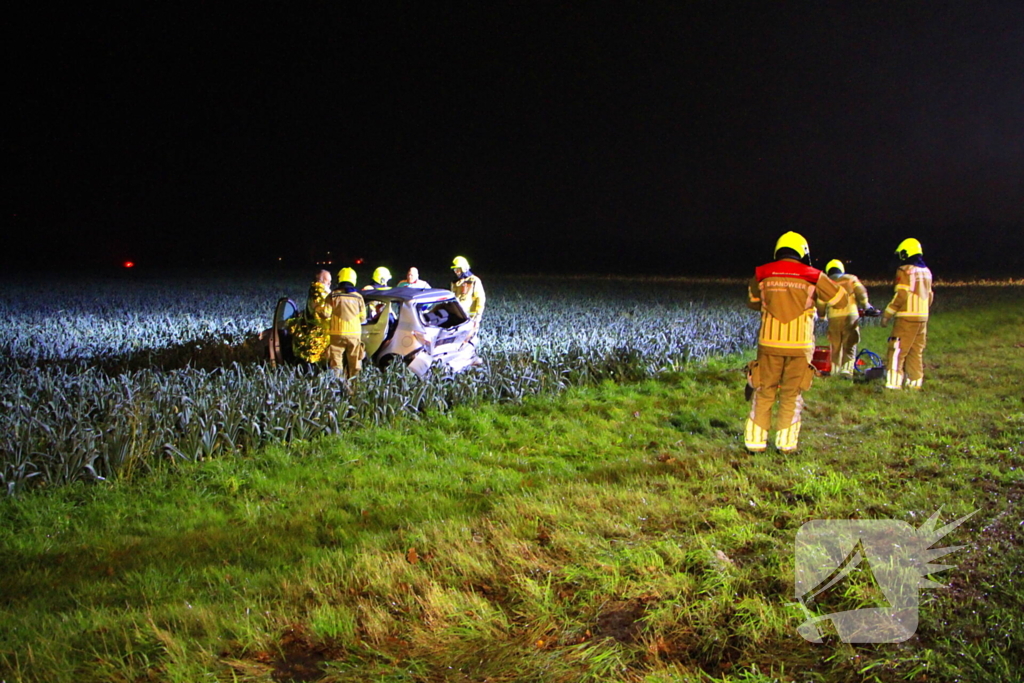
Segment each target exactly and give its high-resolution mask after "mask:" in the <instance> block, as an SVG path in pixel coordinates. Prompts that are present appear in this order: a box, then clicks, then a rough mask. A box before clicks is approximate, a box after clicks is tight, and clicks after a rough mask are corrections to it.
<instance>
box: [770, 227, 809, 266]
mask: <svg viewBox="0 0 1024 683" xmlns="http://www.w3.org/2000/svg"><path fill="white" fill-rule="evenodd" d="M779 249H792V250H793V251H795V252H796V253H797V254H798V255H799V257H800V259H801V260H808V259H810V256H811V248H810V247H809V246H807V240H805V239H804V236H803V235H801V234H800V233H797V232H793V231H792V230H791V231H789V232H787V233H786V234H785V235H783V236H782V237H780V238H779V241H778V242H776V243H775V258H778V257H779Z"/></svg>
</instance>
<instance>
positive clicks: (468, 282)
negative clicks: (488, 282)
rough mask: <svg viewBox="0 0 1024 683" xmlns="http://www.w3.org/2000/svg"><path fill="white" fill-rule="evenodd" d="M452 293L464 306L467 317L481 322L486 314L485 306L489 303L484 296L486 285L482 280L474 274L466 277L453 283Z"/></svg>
mask: <svg viewBox="0 0 1024 683" xmlns="http://www.w3.org/2000/svg"><path fill="white" fill-rule="evenodd" d="M452 292H454V293H455V298H456V299H458V300H459V303H460V304H462V308H463V309H464V310H465V311H466V315H468V316H469V317H470V318H472V319H473V320H475V321H476V322H480V318H481V317H482V316H483V314H484V304H485V303H487V295H486V294H484V285H483V283H482V282H480V278H478V277H477V276H476V275H473V274H472V273H471V274H469V275H466V276H465V277H461V278H458V279H456V280H454V281H452Z"/></svg>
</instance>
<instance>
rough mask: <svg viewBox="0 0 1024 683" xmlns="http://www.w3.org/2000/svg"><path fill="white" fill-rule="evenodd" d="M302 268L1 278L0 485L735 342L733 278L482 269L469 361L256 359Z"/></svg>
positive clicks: (322, 428)
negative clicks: (391, 363) (414, 368)
mask: <svg viewBox="0 0 1024 683" xmlns="http://www.w3.org/2000/svg"><path fill="white" fill-rule="evenodd" d="M307 286H308V283H307V282H306V278H305V277H304V275H303V274H298V275H295V276H290V277H289V276H287V275H281V276H278V277H252V276H239V277H221V278H216V277H190V276H182V275H179V276H175V277H173V278H160V277H156V276H149V277H125V278H110V279H106V280H102V279H98V280H89V281H82V280H68V281H53V280H43V279H38V280H28V281H16V282H15V281H7V282H4V284H3V297H2V299H0V404H2V406H3V416H2V418H0V420H2V424H0V485H2V487H3V489H4V490H5V491H6V493H8V494H14V493H17V492H18V491H19V490H21V489H24V488H26V487H31V486H52V485H58V484H64V483H68V482H71V481H76V480H80V479H86V480H90V479H97V478H112V477H115V476H118V475H119V474H120V475H123V474H128V473H132V472H135V471H144V470H146V469H148V468H150V467H151V466H152V464H153V463H154V462H156V461H158V460H160V459H162V458H171V459H173V458H184V459H189V460H202V459H206V458H210V457H213V456H216V455H218V454H221V453H226V452H233V451H237V450H240V449H246V448H251V447H253V446H256V445H259V444H263V443H266V442H271V441H291V440H293V439H309V438H312V437H315V436H318V435H321V434H332V433H337V432H339V431H341V430H344V429H345V428H346V427H349V426H352V425H363V424H382V423H386V422H387V421H388V420H390V419H392V418H393V417H394V416H396V415H398V414H407V413H410V412H411V413H424V412H430V411H444V410H447V409H449V408H451V407H453V406H455V405H465V404H469V403H473V402H476V401H517V400H521V399H522V398H523V397H524V396H526V395H530V394H537V393H541V392H549V391H557V390H559V389H562V388H565V387H567V386H571V385H580V384H587V383H593V382H596V381H599V380H601V379H606V378H610V379H640V378H645V377H650V376H653V375H654V374H656V373H658V372H660V371H662V370H666V369H672V368H677V367H679V366H681V365H682V364H685V363H687V362H691V361H694V360H700V359H706V358H708V357H711V356H715V355H722V354H727V353H732V352H736V351H739V350H742V349H747V348H750V347H751V346H752V345H753V343H754V341H755V339H756V323H757V319H756V316H755V315H753V314H751V312H749V311H748V310H747V309H746V308H745V307H744V305H743V296H744V290H743V285H742V283H740V282H738V281H737V282H713V281H704V282H695V281H682V280H641V279H630V280H623V279H620V280H610V279H551V278H514V279H513V278H508V279H502V278H489V279H488V280H487V288H488V306H487V313H486V318H485V323H484V328H483V333H482V335H481V344H480V355H481V356H482V357H483V358H484V360H485V364H484V365H483V367H480V368H473V369H472V370H471V371H468V372H465V373H462V374H460V375H456V376H452V375H445V374H443V373H440V372H438V373H435V375H434V376H432V377H431V378H429V379H428V381H425V382H421V381H419V380H418V379H416V378H415V377H413V376H412V375H411V374H410V373H408V372H405V371H404V370H403V369H401V368H399V369H396V370H394V371H389V372H387V373H381V372H379V371H377V370H376V369H375V368H372V367H366V368H365V369H364V372H363V373H362V375H361V376H360V378H359V381H358V384H357V389H356V392H355V393H354V395H353V396H352V397H349V396H347V395H346V394H345V393H344V392H342V391H340V387H339V385H338V383H337V381H336V380H335V379H334V378H333V376H332V374H331V373H330V372H321V373H309V372H304V371H302V370H301V369H296V368H289V367H278V368H272V367H270V366H269V365H268V364H267V363H266V362H265V361H264V359H263V358H262V356H261V352H260V346H259V343H258V340H257V335H258V334H259V333H260V332H261V331H262V330H263V329H264V328H266V327H269V325H270V315H271V311H272V308H273V305H274V303H275V302H276V301H277V299H278V298H279V297H281V296H291V297H293V298H294V299H295V300H296V301H298V302H299V304H300V305H302V298H301V297H302V296H303V295H304V292H305V289H306V287H307Z"/></svg>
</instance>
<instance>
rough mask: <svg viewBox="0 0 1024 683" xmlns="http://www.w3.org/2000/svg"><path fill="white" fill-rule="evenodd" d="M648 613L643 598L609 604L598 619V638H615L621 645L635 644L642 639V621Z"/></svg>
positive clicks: (595, 628) (596, 632)
mask: <svg viewBox="0 0 1024 683" xmlns="http://www.w3.org/2000/svg"><path fill="white" fill-rule="evenodd" d="M646 612H647V601H646V600H644V599H643V598H632V599H630V600H616V601H614V602H609V603H608V604H607V605H605V606H604V609H602V610H601V614H599V615H598V617H597V625H596V626H595V627H594V636H595V637H596V638H614V639H615V640H617V641H619V642H620V643H635V642H636V641H637V639H638V638H639V637H640V623H639V622H640V620H641V619H642V618H643V616H644V614H645V613H646Z"/></svg>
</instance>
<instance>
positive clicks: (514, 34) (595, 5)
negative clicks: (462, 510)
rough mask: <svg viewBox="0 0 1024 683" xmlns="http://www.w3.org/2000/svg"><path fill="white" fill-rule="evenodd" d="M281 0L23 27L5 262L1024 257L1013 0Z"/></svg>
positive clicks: (589, 264)
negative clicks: (797, 237) (782, 236)
mask: <svg viewBox="0 0 1024 683" xmlns="http://www.w3.org/2000/svg"><path fill="white" fill-rule="evenodd" d="M294 4H295V3H254V4H253V5H252V6H250V7H248V8H246V9H244V10H243V9H241V8H240V7H235V6H233V7H227V6H220V5H221V3H207V4H204V5H194V6H187V5H183V4H179V3H147V4H139V3H136V6H134V7H132V8H122V9H120V10H116V11H115V10H111V9H106V10H102V9H96V8H93V7H83V8H80V9H77V10H74V11H72V12H71V13H69V12H68V11H66V10H61V11H57V10H56V9H54V10H51V11H49V12H47V11H42V10H40V11H36V12H35V13H34V16H33V17H32V18H31V19H26V20H24V21H23V23H20V24H17V23H15V24H14V28H15V31H16V33H17V35H18V37H17V38H16V39H15V40H14V41H12V42H11V43H9V44H8V46H7V49H8V51H9V58H8V64H10V65H12V68H11V69H10V71H12V72H13V86H12V88H11V89H10V90H9V94H10V97H9V98H8V99H7V102H8V107H7V109H8V112H9V113H11V114H13V116H12V119H13V123H9V124H8V125H7V126H6V127H5V131H4V147H5V153H6V156H7V157H8V158H9V159H10V160H11V161H12V162H13V163H12V164H11V169H12V170H13V171H14V174H13V175H14V178H13V179H11V180H9V181H8V184H7V190H8V194H9V207H8V209H7V210H6V211H5V214H6V215H5V221H6V222H7V223H8V229H7V230H5V233H6V234H7V235H8V237H7V238H6V239H7V242H8V248H7V249H6V250H4V251H5V257H4V263H5V265H6V266H7V267H12V266H16V265H19V264H23V263H29V264H46V265H81V266H91V265H96V264H116V263H117V262H119V261H121V260H123V259H132V260H135V261H137V262H139V263H140V264H141V265H143V266H145V265H212V264H220V263H233V264H240V265H242V264H252V265H261V264H262V265H266V264H270V263H273V262H274V259H276V258H277V257H282V258H284V259H285V260H286V262H289V263H295V264H300V263H303V262H306V261H308V260H309V258H310V257H311V256H312V255H315V254H320V253H321V252H325V251H327V250H331V251H333V252H334V254H335V255H336V256H340V257H341V258H354V257H355V256H365V257H366V258H368V259H370V260H371V261H383V262H385V263H388V264H389V265H391V266H392V269H393V270H394V269H395V268H398V269H402V268H404V266H405V265H406V264H408V263H410V262H416V263H419V264H421V267H422V266H423V265H428V264H429V266H432V267H434V268H437V267H443V266H444V265H445V264H446V263H447V262H449V261H450V259H451V257H452V256H453V255H455V254H456V253H460V254H463V255H466V256H468V257H470V259H471V261H473V262H474V266H475V267H476V269H477V270H479V271H481V272H483V271H487V270H491V271H497V270H502V271H514V272H534V271H538V270H558V269H565V270H570V271H575V272H579V271H589V272H636V271H645V270H649V271H655V272H663V273H673V272H675V273H680V274H686V273H701V272H720V273H728V272H736V273H739V274H746V272H747V271H749V269H750V268H751V267H752V266H753V265H756V263H757V262H760V261H763V260H765V258H766V257H767V256H769V255H770V250H771V246H772V245H773V244H774V240H775V238H776V237H777V235H778V234H779V232H780V231H783V230H786V229H796V230H799V231H802V232H803V233H804V234H805V235H806V236H807V237H808V238H809V240H810V241H811V248H812V252H813V253H814V255H815V257H816V259H817V260H818V261H819V265H820V263H823V262H824V260H827V259H829V258H832V257H833V256H837V257H840V258H846V259H847V260H850V261H853V262H854V263H855V264H860V268H861V269H862V270H864V271H876V270H883V271H884V270H885V269H886V268H887V265H888V259H889V255H890V254H891V252H892V250H893V248H894V247H895V244H896V243H897V242H898V241H899V240H901V239H902V238H903V237H907V236H915V237H918V238H920V239H921V240H922V241H923V242H924V243H925V248H926V256H928V257H929V259H930V260H931V261H932V265H933V267H935V268H936V269H937V270H939V271H940V273H941V270H943V269H944V270H946V271H947V272H948V271H952V270H957V271H964V270H973V271H976V272H993V273H996V272H999V273H1003V274H1007V273H1017V274H1020V273H1021V272H1024V256H1022V253H1024V237H1022V235H1024V3H1020V2H1015V1H1007V2H976V3H966V2H949V3H943V2H911V3H851V2H830V3H822V2H785V3H783V2H771V3H727V2H706V3H696V2H687V3H658V2H648V3H639V7H637V6H634V5H636V3H603V2H579V3H528V4H519V3H517V4H504V3H475V4H460V5H453V4H445V5H443V6H435V7H429V5H430V4H431V3H417V4H412V3H410V4H391V5H386V8H385V9H374V10H365V11H360V10H353V9H346V8H342V6H341V5H343V4H344V3H323V4H319V5H312V4H310V5H303V6H302V7H299V8H297V7H294V6H292V5H294ZM365 4H367V5H368V4H369V3H365ZM151 5H153V6H151ZM184 7H190V9H183V8H184ZM853 267H856V266H852V267H851V270H852V269H853Z"/></svg>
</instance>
